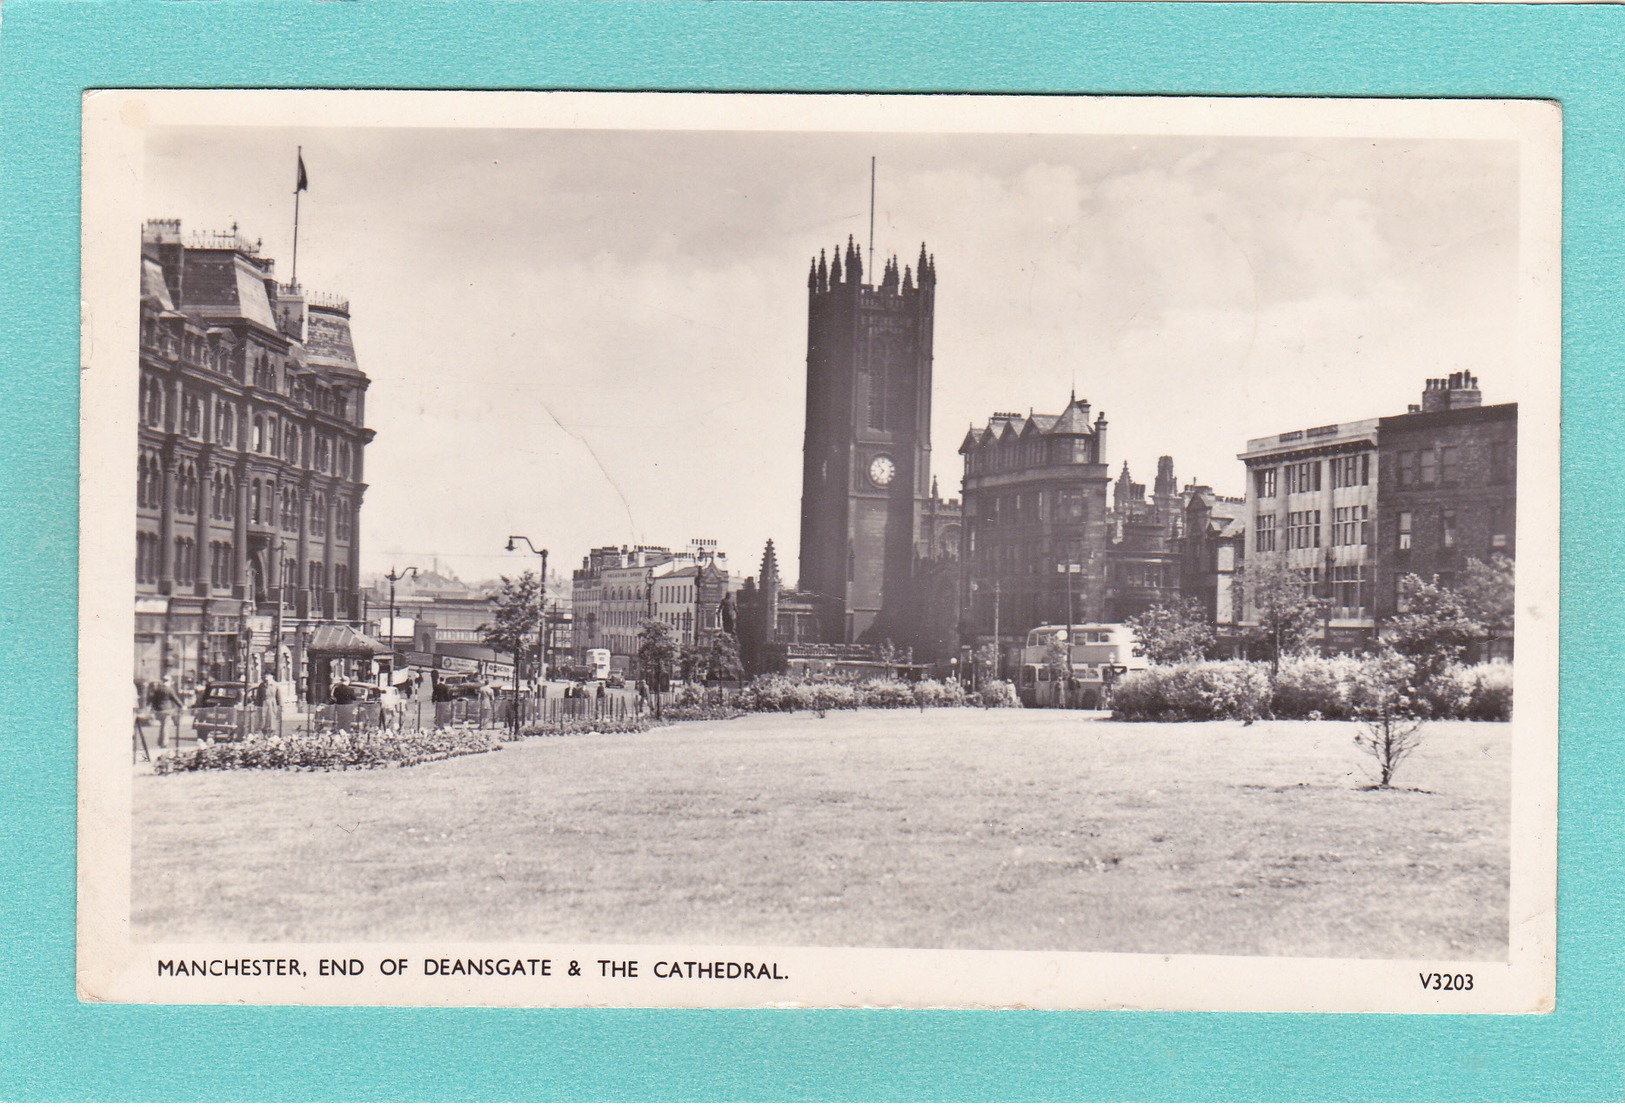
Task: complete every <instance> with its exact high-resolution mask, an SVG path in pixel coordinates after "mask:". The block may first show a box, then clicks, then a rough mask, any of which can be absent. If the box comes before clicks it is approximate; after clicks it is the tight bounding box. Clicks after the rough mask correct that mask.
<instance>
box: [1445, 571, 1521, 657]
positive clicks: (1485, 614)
mask: <svg viewBox="0 0 1625 1107" xmlns="http://www.w3.org/2000/svg"><path fill="white" fill-rule="evenodd" d="M1515 577H1516V574H1515V572H1514V567H1513V563H1512V559H1511V558H1510V557H1507V556H1506V555H1505V554H1492V555H1491V556H1490V559H1489V561H1487V562H1485V561H1480V560H1478V558H1476V557H1473V558H1468V559H1467V570H1466V572H1464V573H1462V574H1461V580H1460V582H1459V584H1458V585H1457V588H1456V594H1457V595H1459V596H1460V597H1461V602H1462V605H1463V607H1465V608H1466V610H1467V613H1468V614H1469V615H1471V616H1472V617H1473V618H1474V619H1476V620H1477V621H1478V622H1480V623H1482V624H1483V626H1484V636H1485V639H1486V640H1487V641H1488V642H1489V643H1491V644H1492V645H1493V644H1494V643H1496V642H1499V641H1502V640H1504V639H1509V638H1511V637H1512V629H1513V628H1512V624H1513V619H1514V597H1513V589H1514V584H1515Z"/></svg>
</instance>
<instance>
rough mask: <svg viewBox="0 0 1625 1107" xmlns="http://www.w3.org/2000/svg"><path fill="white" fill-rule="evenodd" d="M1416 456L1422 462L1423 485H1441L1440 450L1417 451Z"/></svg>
mask: <svg viewBox="0 0 1625 1107" xmlns="http://www.w3.org/2000/svg"><path fill="white" fill-rule="evenodd" d="M1416 455H1417V457H1418V458H1419V459H1420V460H1421V466H1422V474H1421V480H1422V483H1423V484H1437V483H1439V451H1438V450H1418V451H1416Z"/></svg>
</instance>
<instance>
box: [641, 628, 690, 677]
mask: <svg viewBox="0 0 1625 1107" xmlns="http://www.w3.org/2000/svg"><path fill="white" fill-rule="evenodd" d="M681 653H682V644H681V643H680V642H679V640H678V638H677V632H676V631H675V630H673V629H672V627H671V624H670V623H667V622H665V621H663V620H660V619H645V620H643V621H642V622H641V623H639V624H638V674H639V676H640V677H641V679H642V680H643V682H644V683H645V684H646V685H648V686H649V690H650V691H651V692H664V691H665V690H666V688H667V686H668V684H669V682H670V680H671V677H672V674H673V673H674V672H676V671H677V664H678V661H679V659H680V657H681Z"/></svg>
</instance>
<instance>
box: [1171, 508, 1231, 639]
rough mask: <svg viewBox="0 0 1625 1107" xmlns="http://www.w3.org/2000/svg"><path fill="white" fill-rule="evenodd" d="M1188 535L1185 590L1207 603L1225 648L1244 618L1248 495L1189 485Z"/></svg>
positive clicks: (1182, 568)
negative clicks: (1242, 582)
mask: <svg viewBox="0 0 1625 1107" xmlns="http://www.w3.org/2000/svg"><path fill="white" fill-rule="evenodd" d="M1184 500H1185V536H1184V542H1183V549H1182V561H1181V566H1180V585H1179V587H1180V594H1181V595H1182V596H1184V597H1186V598H1190V599H1194V600H1196V601H1197V602H1198V603H1200V604H1201V605H1202V611H1203V613H1204V614H1205V615H1206V616H1207V620H1208V622H1209V623H1210V624H1212V626H1213V628H1214V629H1215V630H1216V631H1217V632H1218V637H1219V644H1220V647H1221V649H1222V650H1224V651H1225V652H1233V650H1234V648H1235V645H1236V643H1234V641H1232V640H1233V638H1234V636H1235V633H1236V628H1237V626H1238V625H1239V624H1240V622H1241V616H1242V609H1241V592H1240V588H1239V586H1238V584H1237V577H1238V574H1240V572H1241V569H1242V566H1243V565H1244V564H1245V561H1246V556H1247V500H1246V497H1244V496H1221V495H1218V494H1217V493H1215V492H1214V491H1213V489H1212V488H1210V487H1208V486H1207V485H1205V484H1190V485H1186V486H1185V492H1184Z"/></svg>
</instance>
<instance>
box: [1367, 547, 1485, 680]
mask: <svg viewBox="0 0 1625 1107" xmlns="http://www.w3.org/2000/svg"><path fill="white" fill-rule="evenodd" d="M1399 588H1400V593H1401V594H1402V595H1403V596H1404V597H1405V601H1406V603H1405V606H1406V611H1405V613H1404V614H1403V615H1395V616H1394V617H1393V618H1392V619H1390V620H1388V623H1387V625H1386V626H1384V627H1383V630H1382V641H1383V644H1384V645H1386V646H1388V647H1390V648H1392V649H1393V650H1395V651H1397V652H1398V653H1400V654H1402V655H1404V656H1405V657H1407V658H1409V659H1410V660H1411V661H1412V663H1413V664H1414V666H1415V674H1414V677H1413V679H1414V681H1415V683H1414V684H1413V685H1412V687H1413V688H1422V687H1425V686H1427V685H1429V684H1431V683H1432V682H1433V681H1434V680H1435V679H1436V678H1437V677H1438V676H1439V675H1440V674H1441V673H1443V672H1444V671H1445V670H1446V669H1447V668H1449V667H1450V666H1451V665H1452V664H1454V663H1455V662H1456V661H1457V660H1459V659H1460V658H1461V655H1462V654H1463V653H1465V652H1466V650H1467V648H1468V647H1469V646H1471V645H1472V644H1473V643H1475V642H1477V641H1479V640H1480V639H1481V638H1483V637H1484V624H1483V623H1481V622H1480V621H1478V620H1477V619H1475V618H1474V617H1473V613H1472V611H1470V610H1469V609H1468V606H1467V604H1466V602H1465V601H1464V600H1463V599H1462V597H1461V596H1460V595H1458V594H1457V593H1455V592H1454V591H1452V590H1451V589H1449V588H1446V587H1444V586H1443V585H1442V584H1440V583H1438V581H1436V580H1423V579H1422V578H1421V577H1419V576H1417V575H1416V574H1414V573H1411V574H1409V575H1407V576H1405V577H1404V578H1402V579H1401V580H1400V582H1399Z"/></svg>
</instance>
